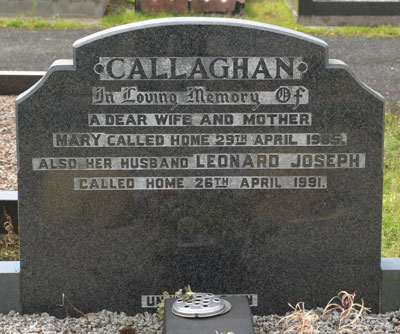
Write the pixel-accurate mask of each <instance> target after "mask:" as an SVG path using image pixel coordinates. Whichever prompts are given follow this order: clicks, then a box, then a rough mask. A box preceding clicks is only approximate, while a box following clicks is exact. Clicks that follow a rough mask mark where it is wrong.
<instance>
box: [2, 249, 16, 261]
mask: <svg viewBox="0 0 400 334" xmlns="http://www.w3.org/2000/svg"><path fill="white" fill-rule="evenodd" d="M18 260H19V249H11V248H1V249H0V261H18Z"/></svg>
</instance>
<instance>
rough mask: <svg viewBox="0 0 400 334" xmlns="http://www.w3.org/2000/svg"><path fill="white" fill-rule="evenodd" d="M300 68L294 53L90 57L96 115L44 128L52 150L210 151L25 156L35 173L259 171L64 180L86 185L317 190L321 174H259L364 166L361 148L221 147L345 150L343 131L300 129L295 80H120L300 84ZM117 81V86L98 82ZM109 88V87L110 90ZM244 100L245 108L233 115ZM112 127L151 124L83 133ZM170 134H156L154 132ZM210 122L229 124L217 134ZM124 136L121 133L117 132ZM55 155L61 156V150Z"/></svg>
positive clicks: (304, 92) (302, 98) (308, 121)
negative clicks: (144, 84)
mask: <svg viewBox="0 0 400 334" xmlns="http://www.w3.org/2000/svg"><path fill="white" fill-rule="evenodd" d="M308 68H309V65H308V64H307V63H306V62H305V61H304V60H303V59H302V58H301V57H290V56H285V57H281V56H277V57H169V58H166V57H156V56H155V57H99V58H98V62H97V63H96V64H94V65H93V71H94V72H95V73H96V74H97V75H98V78H99V80H100V81H99V85H97V86H94V87H92V88H91V91H92V96H91V101H92V105H93V106H98V108H99V112H98V113H92V112H91V113H88V114H87V115H86V120H85V121H86V122H87V129H88V131H87V132H85V133H64V132H63V133H58V132H57V133H53V138H52V144H53V147H55V148H71V147H77V148H79V147H85V148H93V149H94V151H95V149H96V148H99V147H102V148H104V147H108V148H113V147H114V148H124V147H126V148H138V149H139V148H142V147H147V148H149V147H168V148H174V147H176V148H178V147H190V148H195V147H213V148H215V152H213V153H193V154H191V155H185V156H182V155H180V156H171V155H166V156H140V154H138V155H135V156H134V157H132V156H121V157H111V156H110V157H96V156H93V157H39V158H33V159H32V166H33V170H34V171H38V172H40V171H49V170H57V171H68V170H87V171H94V170H100V171H101V170H121V171H122V170H124V171H149V170H204V171H205V173H206V171H207V170H213V169H214V170H215V169H220V170H243V171H245V170H263V171H265V173H264V175H262V176H248V175H244V176H234V175H229V174H228V173H227V174H226V175H224V176H208V175H204V176H195V175H193V176H188V175H185V176H163V177H154V176H149V177H143V176H141V177H136V176H134V175H133V176H132V177H126V176H121V177H106V176H104V177H101V176H100V177H99V176H97V177H90V176H88V177H75V178H74V179H73V182H72V184H71V186H72V187H73V189H74V190H77V191H82V190H84V191H87V190H167V189H182V190H184V189H187V190H193V189H326V188H327V187H328V184H329V180H328V177H327V176H323V175H318V173H315V175H296V176H294V175H279V176H271V175H268V170H271V169H283V170H292V169H300V170H301V169H315V170H318V169H332V168H365V160H366V154H365V153H363V152H361V153H360V152H352V153H336V152H327V153H275V152H274V153H268V152H267V153H244V152H243V153H231V152H229V151H227V152H224V151H223V149H224V148H232V147H235V148H246V147H260V148H267V147H307V146H310V147H321V146H322V147H334V146H342V147H344V146H347V140H348V134H347V133H344V132H337V133H316V132H313V131H310V132H307V130H306V129H307V127H311V126H312V123H313V115H312V113H309V112H296V109H297V108H298V107H299V106H300V105H307V104H309V103H310V101H309V90H308V88H307V87H305V86H302V85H293V86H287V85H281V86H279V87H278V88H277V89H275V90H271V91H260V90H257V91H252V90H243V91H223V90H221V91H211V90H208V89H207V88H206V87H205V86H203V85H190V84H188V86H187V88H186V90H185V91H143V90H140V89H139V88H138V87H137V85H129V86H128V85H126V81H129V80H132V81H140V80H161V81H163V80H186V81H187V82H188V83H190V81H191V80H196V81H197V82H198V81H199V80H201V81H203V82H206V81H207V80H243V81H247V80H301V78H302V75H303V73H306V72H307V70H308ZM118 80H121V81H122V80H123V82H124V84H121V85H120V88H119V89H117V90H110V89H107V88H106V87H105V86H104V85H102V84H101V82H107V81H113V82H117V81H118ZM114 87H115V86H114ZM126 105H128V106H141V105H146V106H152V105H154V106H166V108H167V109H166V110H167V111H168V112H165V113H159V112H157V113H140V112H130V113H102V112H101V108H102V107H103V106H126ZM194 105H198V106H204V112H201V113H198V112H194V113H188V112H179V108H184V107H185V106H194ZM220 105H228V106H231V108H232V109H231V110H230V111H229V112H224V113H219V112H210V110H207V108H208V109H209V108H210V107H213V108H214V107H217V106H220ZM268 105H281V106H286V108H288V110H287V112H261V111H259V109H260V108H259V107H260V106H268ZM235 106H245V107H247V108H248V109H249V111H248V112H246V113H243V112H235ZM260 126H261V127H265V132H256V133H254V132H248V133H243V132H234V129H235V128H241V127H246V128H247V127H249V128H250V129H251V127H260ZM286 126H288V127H301V128H302V129H305V130H304V132H303V133H285V132H282V133H276V132H273V133H272V132H271V133H270V132H268V128H269V127H286ZM108 127H110V128H114V127H121V128H123V129H132V128H140V127H148V128H150V129H156V130H153V131H151V130H150V131H148V133H145V134H142V133H141V134H134V133H131V131H127V130H124V131H121V133H117V134H116V133H107V132H98V131H97V130H95V132H91V131H92V130H94V129H98V128H100V129H103V131H105V130H104V129H106V128H108ZM164 127H166V128H168V129H172V130H175V131H171V133H158V132H157V128H164ZM182 127H192V128H200V127H205V128H206V129H207V130H206V132H202V133H179V129H180V128H182ZM213 127H218V128H219V127H230V128H229V131H227V132H224V133H220V132H213V131H209V130H210V129H212V128H213ZM124 132H126V133H124ZM60 155H62V154H60Z"/></svg>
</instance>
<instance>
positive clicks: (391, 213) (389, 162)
mask: <svg viewBox="0 0 400 334" xmlns="http://www.w3.org/2000/svg"><path fill="white" fill-rule="evenodd" d="M389 108H392V109H393V106H389ZM398 109H399V108H398ZM399 254H400V114H393V113H386V118H385V155H384V177H383V222H382V257H397V256H399Z"/></svg>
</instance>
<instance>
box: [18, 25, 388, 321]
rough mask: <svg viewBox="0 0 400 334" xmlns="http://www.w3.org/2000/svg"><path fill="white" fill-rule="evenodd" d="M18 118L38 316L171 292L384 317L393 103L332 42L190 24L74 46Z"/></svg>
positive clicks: (30, 287) (26, 281)
mask: <svg viewBox="0 0 400 334" xmlns="http://www.w3.org/2000/svg"><path fill="white" fill-rule="evenodd" d="M73 47H74V59H73V60H61V61H57V62H55V63H54V64H53V65H52V66H51V68H50V70H49V71H48V73H47V74H46V76H45V77H44V78H43V79H42V80H41V81H40V82H39V83H38V84H37V85H36V86H34V87H33V88H32V89H31V90H29V91H27V92H26V93H24V94H22V95H21V96H19V98H18V100H17V118H18V155H19V175H18V176H19V189H18V190H19V228H20V238H21V243H20V246H21V295H22V297H21V301H22V312H23V313H32V312H33V313H38V312H50V313H51V314H54V315H57V316H65V311H64V309H63V308H61V307H59V306H58V305H59V304H60V301H61V295H62V294H63V293H64V294H65V295H66V296H68V298H69V299H70V300H71V302H72V303H73V304H74V305H75V306H76V307H77V308H79V309H80V310H82V311H83V312H95V311H98V310H101V309H109V310H114V311H124V312H127V313H129V314H133V313H135V312H139V311H144V310H145V309H146V307H149V306H150V307H151V306H153V307H154V306H155V301H157V298H158V297H157V296H158V295H160V294H161V293H162V291H164V290H167V291H169V292H170V293H172V292H174V291H176V290H178V288H181V287H183V286H185V285H187V284H190V285H191V286H192V288H193V290H194V291H209V292H213V293H215V294H234V295H235V294H239V295H240V294H245V295H248V296H249V298H251V299H252V301H253V302H254V303H253V305H254V304H256V305H257V306H256V307H255V309H254V310H253V312H254V313H270V312H274V313H275V312H278V313H282V312H285V311H286V310H288V305H287V303H292V304H293V303H296V302H298V301H304V302H305V303H306V306H308V307H313V306H317V305H325V304H326V303H327V302H328V301H329V299H330V298H331V297H333V296H334V295H336V293H337V292H339V291H340V290H347V291H350V292H353V291H357V294H358V295H359V296H361V297H362V298H364V299H365V302H366V304H367V306H370V307H373V309H374V310H378V304H379V286H380V238H381V211H382V210H381V209H382V204H381V201H382V143H383V117H384V112H383V99H382V97H381V96H380V95H379V94H377V93H375V92H373V91H372V90H371V89H369V88H368V87H367V86H365V85H364V84H362V83H361V82H359V81H358V80H357V79H356V78H355V77H354V76H353V75H352V73H351V71H350V70H349V69H348V67H347V66H346V65H345V64H343V63H342V62H340V61H336V60H328V58H327V54H328V47H327V45H326V43H324V42H323V41H321V40H319V39H316V38H314V37H311V36H307V35H304V34H301V33H298V32H295V31H291V30H288V29H284V28H280V27H274V26H270V25H264V24H259V23H254V22H249V21H243V20H233V19H217V18H182V19H161V20H154V21H146V22H143V23H136V24H131V25H126V26H122V27H117V28H112V29H109V30H106V31H103V32H99V33H96V34H94V35H91V36H88V37H86V38H83V39H81V40H79V41H77V42H75V44H74V46H73Z"/></svg>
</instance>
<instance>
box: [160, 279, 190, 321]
mask: <svg viewBox="0 0 400 334" xmlns="http://www.w3.org/2000/svg"><path fill="white" fill-rule="evenodd" d="M193 295H194V293H193V292H192V289H191V288H190V285H188V286H185V293H184V294H183V290H182V289H179V290H178V291H176V292H175V294H174V295H172V296H171V295H170V294H169V293H168V292H167V291H164V292H163V297H162V299H161V302H160V303H159V304H157V317H158V318H159V319H160V320H163V319H164V303H165V300H166V299H168V298H179V297H182V299H183V300H184V301H188V300H191V299H193Z"/></svg>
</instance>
